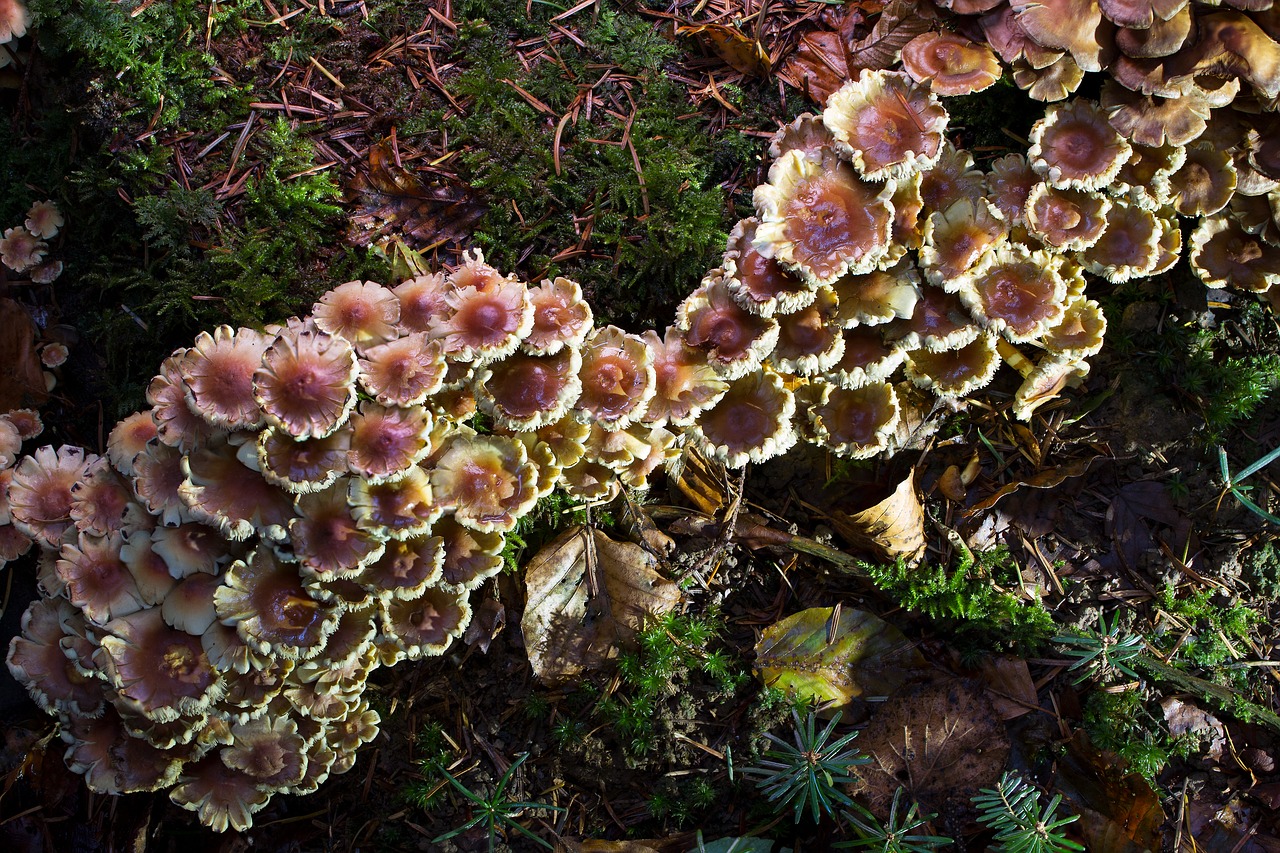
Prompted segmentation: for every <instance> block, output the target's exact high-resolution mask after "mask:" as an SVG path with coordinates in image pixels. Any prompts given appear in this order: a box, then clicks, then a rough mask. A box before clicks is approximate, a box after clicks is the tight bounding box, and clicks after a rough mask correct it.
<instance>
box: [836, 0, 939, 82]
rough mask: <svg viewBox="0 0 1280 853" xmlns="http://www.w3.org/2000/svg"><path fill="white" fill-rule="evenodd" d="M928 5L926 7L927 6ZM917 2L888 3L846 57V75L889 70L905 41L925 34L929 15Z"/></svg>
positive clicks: (853, 75) (894, 63)
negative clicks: (868, 70)
mask: <svg viewBox="0 0 1280 853" xmlns="http://www.w3.org/2000/svg"><path fill="white" fill-rule="evenodd" d="M926 5H927V4H926ZM925 11H926V10H925V9H922V8H920V7H919V3H918V2H917V0H891V2H889V3H886V4H885V7H884V11H882V12H881V13H880V17H879V18H878V19H877V20H876V24H875V26H874V27H872V28H871V32H870V33H869V34H868V35H867V36H866V38H862V39H859V40H858V41H856V42H854V43H853V44H851V45H849V48H848V50H847V52H846V54H845V62H846V63H847V64H848V66H849V76H850V77H857V76H858V72H859V71H861V70H862V69H864V68H892V67H893V66H894V65H896V64H897V62H898V54H899V53H901V52H902V48H903V47H905V46H906V44H907V42H909V41H911V40H912V39H913V38H915V37H916V36H918V35H920V34H921V33H923V32H925V31H927V30H928V29H929V28H930V27H931V25H932V21H931V18H932V15H926V14H925Z"/></svg>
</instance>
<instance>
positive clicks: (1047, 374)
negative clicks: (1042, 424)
mask: <svg viewBox="0 0 1280 853" xmlns="http://www.w3.org/2000/svg"><path fill="white" fill-rule="evenodd" d="M1088 373H1089V365H1088V364H1086V363H1085V362H1083V361H1077V360H1075V359H1072V358H1070V357H1069V356H1065V355H1053V354H1050V355H1046V356H1045V357H1044V358H1042V359H1040V362H1039V363H1038V364H1037V365H1036V366H1035V369H1034V370H1032V371H1031V373H1030V374H1029V375H1028V376H1027V377H1026V378H1025V379H1023V381H1022V385H1020V386H1019V387H1018V390H1017V392H1016V393H1015V394H1014V397H1013V414H1014V417H1016V418H1017V419H1018V420H1020V421H1029V420H1031V414H1032V412H1034V411H1035V410H1036V409H1038V408H1039V407H1040V406H1042V405H1044V404H1045V403H1047V402H1049V401H1050V400H1052V399H1054V398H1055V397H1057V396H1058V394H1059V393H1061V391H1062V390H1063V389H1064V388H1066V387H1067V386H1068V385H1069V384H1071V383H1073V382H1078V381H1079V380H1080V379H1082V378H1083V377H1085V376H1087V375H1088Z"/></svg>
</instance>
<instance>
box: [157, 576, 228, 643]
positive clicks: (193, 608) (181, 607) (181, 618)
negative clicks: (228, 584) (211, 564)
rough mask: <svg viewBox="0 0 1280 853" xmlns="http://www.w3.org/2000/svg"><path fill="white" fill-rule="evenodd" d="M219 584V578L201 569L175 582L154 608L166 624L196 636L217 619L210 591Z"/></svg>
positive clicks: (220, 580) (220, 579)
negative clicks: (157, 606)
mask: <svg viewBox="0 0 1280 853" xmlns="http://www.w3.org/2000/svg"><path fill="white" fill-rule="evenodd" d="M221 583H222V578H221V577H219V576H217V575H206V574H204V573H203V572H197V573H195V574H191V575H188V576H187V577H185V578H183V579H182V580H180V581H178V583H177V584H175V585H174V587H173V589H171V590H169V594H168V595H166V596H165V599H164V601H163V602H161V604H160V607H159V608H157V609H158V610H159V611H160V616H161V617H162V618H163V619H164V621H165V624H166V625H168V626H169V627H171V628H176V629H177V630H179V631H185V632H186V633H188V634H192V635H194V636H196V637H199V636H200V635H201V634H203V633H204V632H205V631H207V630H209V626H210V625H212V624H213V623H214V622H216V621H218V612H217V610H215V609H214V606H213V591H214V590H215V589H217V588H218V585H219V584H221Z"/></svg>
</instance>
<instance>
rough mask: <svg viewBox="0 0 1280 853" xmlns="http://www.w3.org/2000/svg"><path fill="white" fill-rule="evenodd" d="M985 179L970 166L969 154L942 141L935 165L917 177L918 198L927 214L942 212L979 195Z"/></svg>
mask: <svg viewBox="0 0 1280 853" xmlns="http://www.w3.org/2000/svg"><path fill="white" fill-rule="evenodd" d="M984 185H985V176H984V175H983V174H982V171H981V170H980V169H975V168H974V167H973V155H972V154H971V153H969V152H968V151H967V150H965V149H963V148H956V147H955V146H954V145H952V144H951V143H950V142H949V141H947V142H943V144H942V149H941V150H940V151H939V152H938V162H936V163H935V164H934V165H933V168H932V169H929V170H928V171H926V172H924V173H923V174H921V175H920V197H921V199H923V200H924V209H925V210H927V211H935V210H946V209H947V208H948V207H950V206H951V205H953V204H955V203H956V202H957V201H959V200H960V199H962V198H972V197H973V196H978V195H982V192H983V187H984Z"/></svg>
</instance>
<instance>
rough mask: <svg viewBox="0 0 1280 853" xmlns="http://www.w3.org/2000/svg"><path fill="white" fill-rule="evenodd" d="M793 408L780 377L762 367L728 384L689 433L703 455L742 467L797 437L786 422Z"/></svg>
mask: <svg viewBox="0 0 1280 853" xmlns="http://www.w3.org/2000/svg"><path fill="white" fill-rule="evenodd" d="M795 409H796V401H795V397H794V395H793V394H792V393H791V392H790V391H789V390H787V388H786V386H785V385H784V384H783V381H782V377H781V376H779V375H778V374H777V373H775V372H774V371H772V370H770V369H768V368H767V367H766V368H762V369H761V370H758V371H756V372H755V373H749V374H747V375H746V376H744V377H743V378H741V379H739V380H737V381H735V382H734V383H733V384H732V385H730V386H729V391H728V393H726V394H725V396H724V397H722V398H721V399H720V402H719V403H717V404H716V405H715V406H714V407H712V408H710V409H708V410H707V411H705V412H703V413H702V414H701V415H699V416H698V419H697V421H696V422H695V423H694V426H693V430H692V432H693V436H694V438H695V439H696V440H697V441H699V442H700V443H701V444H702V446H703V448H704V449H705V450H706V452H707V453H708V454H710V455H711V456H713V457H715V458H716V459H719V460H720V461H721V462H723V463H724V464H725V465H727V466H728V467H730V468H742V467H743V466H745V465H746V464H747V463H748V462H764V461H765V460H767V459H772V458H774V457H775V456H781V455H782V454H784V453H786V452H787V451H788V450H790V449H791V448H792V446H793V445H794V444H795V443H796V439H797V438H798V436H797V435H796V431H795V430H794V429H793V428H792V426H791V417H792V415H794V414H795Z"/></svg>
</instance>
